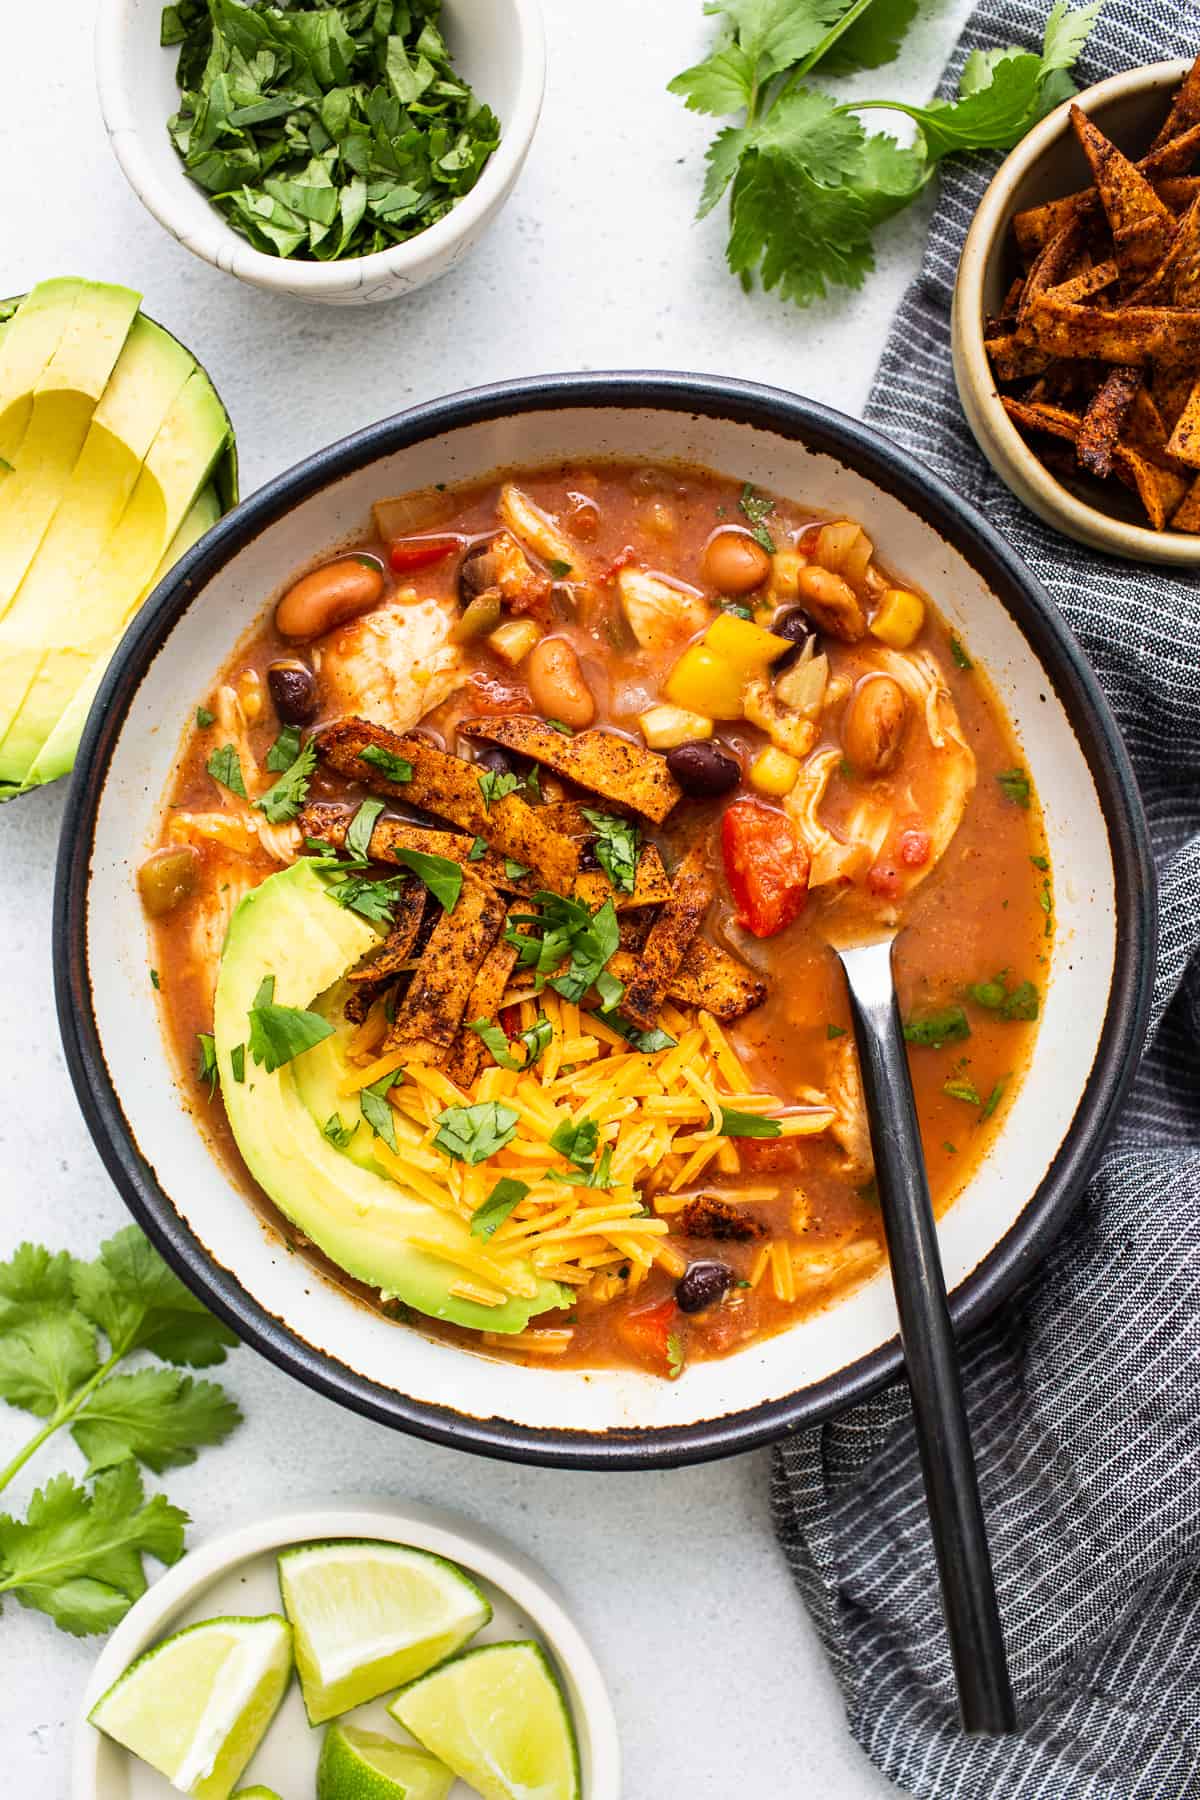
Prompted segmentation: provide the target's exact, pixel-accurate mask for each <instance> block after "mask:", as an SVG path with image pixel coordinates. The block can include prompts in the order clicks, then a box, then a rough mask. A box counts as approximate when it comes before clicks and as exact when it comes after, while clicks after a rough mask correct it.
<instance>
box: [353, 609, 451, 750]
mask: <svg viewBox="0 0 1200 1800" xmlns="http://www.w3.org/2000/svg"><path fill="white" fill-rule="evenodd" d="M456 618H457V608H456V607H455V605H454V603H453V601H452V600H449V599H446V600H436V599H430V600H412V601H409V602H407V603H406V602H404V601H403V600H401V601H400V602H399V603H398V604H393V605H390V606H383V607H380V608H379V609H378V610H377V611H376V612H369V613H363V614H362V615H361V616H360V617H359V618H357V619H354V620H352V621H351V623H350V624H348V625H344V626H342V628H341V629H340V630H339V631H337V632H335V633H334V634H333V635H332V636H331V638H330V639H329V640H328V642H327V643H326V645H325V648H324V652H323V654H322V658H321V677H320V679H321V693H322V697H323V699H324V702H325V710H326V711H327V712H331V713H336V714H339V715H351V716H354V717H357V718H360V719H368V720H370V722H371V723H372V724H373V725H386V726H387V727H388V728H389V730H391V731H408V730H410V729H411V727H412V726H414V725H415V724H416V723H417V721H418V719H420V718H421V717H422V716H423V715H424V714H425V713H427V712H429V711H430V710H431V709H432V708H433V707H435V706H440V705H441V703H442V701H443V700H445V699H447V698H448V697H449V695H450V694H452V693H453V692H454V690H455V689H456V688H458V687H461V685H462V683H463V680H464V679H465V675H466V662H465V659H464V657H463V653H462V651H461V650H460V648H459V646H458V645H457V644H454V643H452V642H451V641H450V632H451V630H452V628H453V626H454V623H455V620H456Z"/></svg>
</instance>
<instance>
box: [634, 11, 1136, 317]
mask: <svg viewBox="0 0 1200 1800" xmlns="http://www.w3.org/2000/svg"><path fill="white" fill-rule="evenodd" d="M705 10H706V11H708V12H711V13H716V14H717V15H718V16H719V19H720V25H719V27H718V33H717V39H716V42H715V43H714V45H713V48H712V50H711V51H710V53H709V55H708V56H706V57H705V58H704V60H703V61H702V62H700V63H697V64H696V65H695V66H694V67H692V68H690V69H685V70H684V71H683V73H682V74H680V75H677V76H676V77H675V79H674V80H673V81H672V82H671V83H670V84H669V85H670V91H671V92H672V93H674V94H677V95H679V97H680V98H681V99H682V100H683V102H684V104H685V105H686V106H688V107H690V108H691V109H692V111H694V112H700V113H707V114H709V115H711V116H713V117H715V118H730V119H733V120H734V121H735V122H733V123H730V124H727V125H725V126H724V128H723V129H722V130H721V131H719V132H718V134H717V136H716V137H715V138H714V139H713V141H712V143H711V144H710V146H709V149H708V156H707V161H708V170H707V174H706V177H705V181H704V187H703V191H702V193H701V198H700V208H699V211H700V216H701V217H703V216H704V215H705V214H706V213H708V212H711V211H712V209H713V208H714V207H715V206H716V205H717V204H718V203H719V202H720V201H721V200H722V199H723V198H724V196H725V195H726V193H728V195H729V213H730V230H729V240H728V244H727V246H726V256H727V259H728V262H729V266H730V268H731V269H732V270H733V272H734V274H735V275H738V276H740V278H741V280H742V282H743V284H744V285H745V286H746V287H749V286H751V285H752V283H753V281H754V278H755V277H756V276H757V277H758V279H759V280H761V282H762V285H763V287H764V288H767V289H772V288H774V289H777V290H778V292H779V294H780V296H781V297H782V298H783V299H786V300H792V301H794V302H795V303H796V305H798V306H808V305H811V304H812V303H813V302H814V301H816V300H820V299H822V298H824V296H825V295H826V294H827V293H828V291H829V289H830V287H850V288H857V287H861V286H862V283H863V281H864V280H865V278H866V276H867V275H868V274H869V273H870V272H871V271H872V269H873V268H874V266H875V254H874V247H873V238H874V233H875V231H876V230H877V228H878V227H879V226H880V225H881V224H882V222H883V221H884V220H885V219H887V218H888V217H890V216H891V215H892V214H893V213H896V212H899V211H900V210H901V209H902V208H904V207H906V206H908V205H909V204H910V203H911V202H912V201H913V200H914V199H916V197H917V195H918V194H920V193H921V191H922V190H923V189H924V188H925V186H926V185H927V184H928V182H929V181H930V179H931V178H932V176H933V175H934V173H935V171H936V169H937V167H938V164H939V163H940V162H941V161H942V159H943V158H944V157H946V156H951V155H956V154H959V153H961V152H967V151H978V150H1006V149H1010V148H1011V147H1012V146H1013V145H1014V144H1015V143H1017V142H1018V141H1019V140H1020V139H1021V138H1022V137H1023V136H1024V135H1025V133H1026V132H1027V131H1028V130H1029V129H1030V127H1031V126H1033V125H1035V124H1036V123H1037V121H1038V120H1039V119H1041V118H1044V117H1045V115H1046V114H1047V113H1048V112H1050V111H1051V110H1052V109H1053V108H1054V107H1055V106H1057V105H1059V103H1060V102H1061V101H1063V100H1064V99H1066V98H1067V97H1068V96H1069V95H1071V94H1073V93H1074V92H1075V86H1074V83H1073V82H1072V80H1071V78H1070V75H1069V73H1068V71H1069V70H1070V68H1071V66H1072V64H1073V63H1074V62H1075V60H1076V58H1077V57H1078V55H1079V53H1080V51H1081V50H1082V48H1083V45H1084V43H1085V42H1086V40H1087V37H1088V34H1089V32H1090V31H1091V29H1092V26H1093V25H1094V24H1095V22H1096V18H1097V15H1098V13H1099V10H1100V7H1099V0H1092V3H1091V4H1088V5H1086V6H1081V7H1077V8H1075V10H1073V11H1069V10H1068V5H1067V0H1055V4H1054V5H1053V6H1052V7H1051V9H1050V13H1049V16H1048V17H1047V20H1046V27H1045V34H1044V38H1043V43H1042V48H1041V52H1040V54H1038V53H1035V52H1032V51H1028V50H1024V49H1022V48H1021V47H1020V46H1013V47H1011V48H1008V49H1000V50H988V51H981V50H975V51H972V53H971V55H970V56H968V58H967V60H966V63H965V64H964V67H963V72H962V76H961V78H960V80H959V86H958V94H957V96H956V98H955V99H953V100H931V101H930V102H929V104H928V105H927V106H912V105H909V104H907V103H906V102H903V101H897V100H886V99H885V100H851V101H846V102H843V103H840V104H839V102H838V101H837V100H836V99H834V98H833V97H832V96H831V95H830V94H827V93H825V92H823V91H821V90H820V89H818V88H815V87H811V86H806V85H804V84H805V82H806V81H807V79H808V77H810V76H816V77H818V78H821V77H826V76H836V75H846V74H851V73H854V72H856V71H859V70H862V69H876V68H879V67H881V66H882V65H883V64H885V63H888V62H891V61H892V59H893V58H894V57H895V56H896V54H897V52H898V51H899V48H900V44H901V42H902V40H903V38H904V34H905V32H906V31H907V29H908V27H909V25H910V24H911V23H912V20H913V18H914V17H915V15H916V12H917V0H712V3H711V4H709V5H708V6H707V7H706V9H705ZM873 110H885V111H889V112H896V113H902V114H905V115H907V117H908V118H910V119H911V120H912V121H913V123H914V124H915V126H916V134H915V138H914V142H913V144H912V146H911V148H907V149H906V148H902V147H901V145H900V144H898V143H897V141H896V139H895V138H893V137H890V136H888V135H887V134H886V133H884V132H871V133H868V132H867V131H866V130H865V129H864V128H863V126H862V124H861V123H860V121H859V119H858V117H857V116H856V115H857V114H859V113H864V112H869V111H873Z"/></svg>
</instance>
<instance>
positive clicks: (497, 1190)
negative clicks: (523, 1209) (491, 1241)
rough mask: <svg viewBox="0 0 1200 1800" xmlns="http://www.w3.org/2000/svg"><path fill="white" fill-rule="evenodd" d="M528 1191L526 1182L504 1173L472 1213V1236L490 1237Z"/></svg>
mask: <svg viewBox="0 0 1200 1800" xmlns="http://www.w3.org/2000/svg"><path fill="white" fill-rule="evenodd" d="M528 1192H529V1187H528V1184H527V1183H526V1182H524V1181H518V1180H517V1179H516V1177H515V1176H514V1175H502V1176H501V1177H500V1179H499V1181H498V1182H497V1183H496V1185H495V1187H494V1188H493V1189H492V1191H491V1193H490V1194H489V1195H488V1197H487V1199H486V1200H485V1201H484V1202H483V1203H482V1205H480V1206H477V1207H476V1208H475V1211H474V1212H473V1213H472V1214H471V1235H472V1237H480V1238H490V1237H491V1236H492V1235H493V1233H494V1232H496V1231H498V1230H499V1228H500V1226H501V1225H503V1223H504V1221H505V1219H507V1218H508V1216H509V1214H510V1213H511V1212H512V1211H513V1209H514V1207H517V1206H519V1205H520V1204H521V1202H522V1200H523V1199H524V1198H525V1196H526V1194H527V1193H528Z"/></svg>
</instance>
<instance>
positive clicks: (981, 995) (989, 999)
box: [968, 969, 1038, 1019]
mask: <svg viewBox="0 0 1200 1800" xmlns="http://www.w3.org/2000/svg"><path fill="white" fill-rule="evenodd" d="M968 992H969V993H970V996H971V998H972V1000H974V1002H975V1004H976V1006H982V1007H983V1008H984V1009H985V1010H986V1011H987V1012H994V1013H998V1014H999V1015H1000V1017H1001V1018H1002V1019H1036V1018H1037V1016H1038V991H1037V989H1036V988H1035V987H1034V985H1033V983H1032V981H1018V983H1017V984H1016V986H1015V987H1012V988H1010V987H1007V986H1006V985H1005V971H1004V970H1003V969H1002V970H1001V971H1000V973H999V974H998V975H993V976H992V978H991V980H990V981H977V982H975V983H974V984H973V985H972V986H971V987H970V988H969V989H968Z"/></svg>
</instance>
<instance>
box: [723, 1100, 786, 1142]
mask: <svg viewBox="0 0 1200 1800" xmlns="http://www.w3.org/2000/svg"><path fill="white" fill-rule="evenodd" d="M781 1130H782V1127H781V1125H780V1123H779V1120H778V1119H765V1118H764V1117H763V1115H762V1114H761V1113H748V1112H739V1111H738V1110H737V1108H736V1107H734V1106H723V1107H722V1108H721V1136H722V1137H744V1138H777V1137H778V1136H779V1134H780V1131H781Z"/></svg>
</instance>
